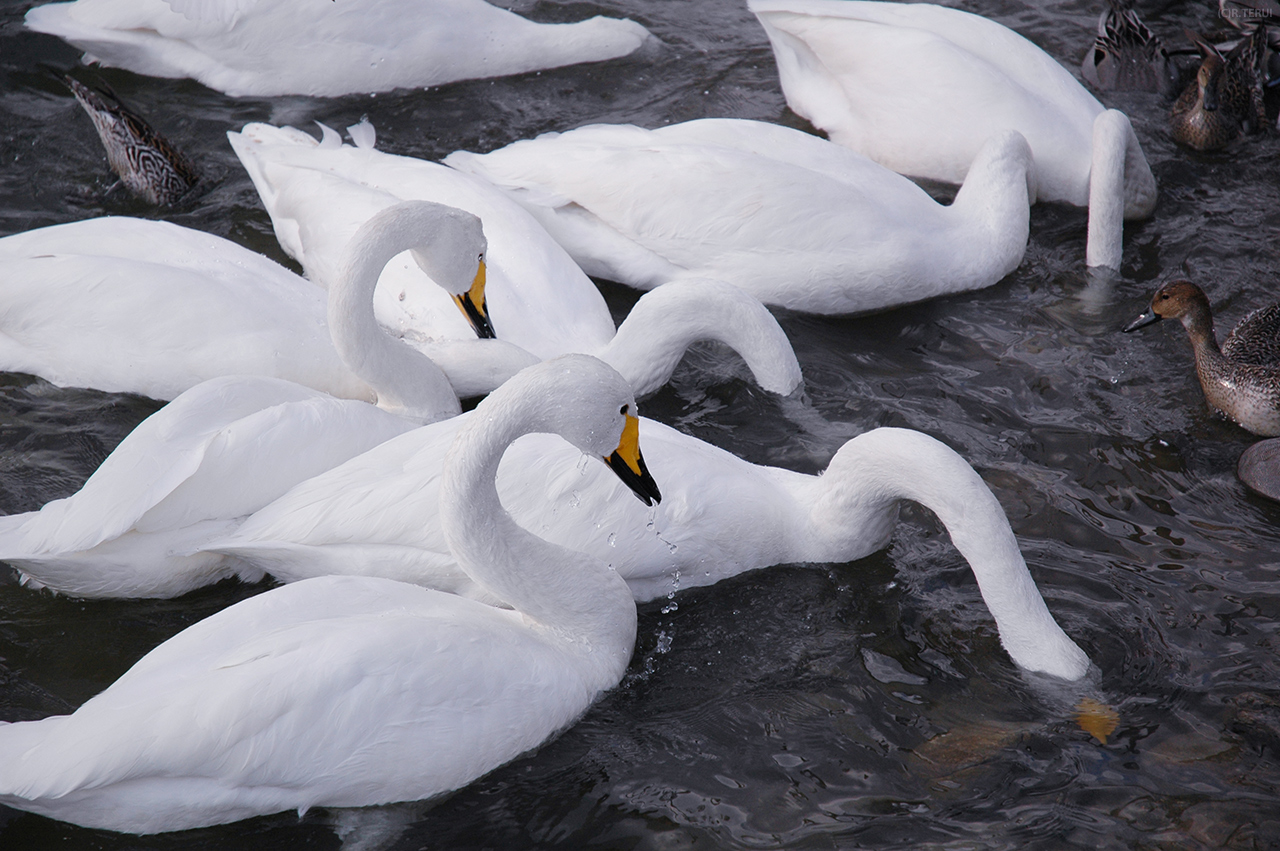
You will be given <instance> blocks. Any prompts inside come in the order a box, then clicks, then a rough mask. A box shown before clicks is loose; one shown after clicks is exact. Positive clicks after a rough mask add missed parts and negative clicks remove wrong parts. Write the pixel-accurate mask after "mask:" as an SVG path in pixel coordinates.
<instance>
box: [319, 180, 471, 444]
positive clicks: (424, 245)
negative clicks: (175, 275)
mask: <svg viewBox="0 0 1280 851" xmlns="http://www.w3.org/2000/svg"><path fill="white" fill-rule="evenodd" d="M447 210H448V208H446V207H443V206H441V205H438V204H426V203H417V204H401V205H397V206H395V207H391V208H390V209H387V210H383V211H382V212H381V213H379V214H378V215H376V216H374V217H373V218H372V219H370V220H369V221H367V222H365V223H364V224H363V225H362V226H361V227H360V230H359V231H357V232H356V235H355V236H354V237H352V239H351V242H350V244H349V245H348V246H347V254H346V260H345V262H344V263H343V266H342V272H341V274H340V275H339V276H338V280H337V281H335V282H334V283H333V284H332V285H331V286H330V287H329V305H328V314H329V333H330V334H331V335H332V337H333V344H334V346H335V347H336V348H337V350H338V356H339V357H341V358H342V360H343V362H344V363H345V364H346V365H347V366H348V368H350V369H351V371H352V372H354V373H355V374H356V375H358V376H359V377H360V378H362V379H363V380H364V381H365V382H366V383H368V384H369V386H370V387H372V388H373V389H374V392H375V393H377V395H378V405H379V407H382V408H385V409H387V410H389V411H391V412H392V413H397V414H400V415H402V416H404V417H406V418H410V419H417V420H421V421H422V422H434V421H436V420H440V419H444V418H446V417H451V416H456V415H457V414H458V413H460V412H461V410H462V409H461V407H460V406H459V404H458V397H457V395H456V394H455V393H454V391H453V388H452V386H451V385H450V384H449V380H448V378H446V377H445V374H444V373H443V372H442V371H441V370H440V369H439V368H438V367H437V366H436V365H435V363H433V362H432V361H431V359H430V358H428V357H427V356H426V355H423V354H422V353H421V352H418V351H416V350H414V349H413V348H412V347H410V346H409V345H407V344H406V343H404V342H402V341H401V340H398V339H396V338H394V337H392V336H391V335H390V334H389V333H388V332H387V331H386V330H384V329H383V328H382V326H381V325H379V324H378V321H377V319H376V318H375V317H374V312H373V293H374V290H375V289H376V288H377V286H378V278H379V277H380V276H381V274H382V270H383V268H384V267H385V266H386V265H387V263H388V262H389V261H390V260H391V258H392V257H394V256H396V255H397V254H399V253H400V252H402V251H405V250H408V249H415V248H416V249H418V250H419V251H421V252H423V253H429V252H430V251H431V250H432V249H433V248H434V247H436V246H435V242H436V239H435V234H436V230H437V229H438V228H439V227H440V224H441V222H442V220H443V217H444V215H445V211H447Z"/></svg>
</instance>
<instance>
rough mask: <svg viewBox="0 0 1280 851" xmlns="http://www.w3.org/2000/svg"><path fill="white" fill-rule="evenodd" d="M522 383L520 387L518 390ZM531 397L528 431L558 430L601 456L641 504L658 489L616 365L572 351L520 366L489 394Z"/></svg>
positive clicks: (657, 499)
mask: <svg viewBox="0 0 1280 851" xmlns="http://www.w3.org/2000/svg"><path fill="white" fill-rule="evenodd" d="M522 388H523V389H522ZM508 395H517V396H521V397H523V398H525V399H528V400H531V401H530V402H529V407H528V408H527V411H528V414H527V415H526V416H527V419H526V424H525V430H526V431H541V432H547V433H553V434H558V435H560V436H561V437H562V438H564V439H565V440H567V441H568V442H569V443H571V444H573V445H574V446H576V447H577V448H578V449H580V450H582V452H584V453H585V454H587V455H594V456H596V457H597V458H601V459H603V460H604V462H605V463H606V464H607V465H608V466H609V469H611V470H613V472H614V473H615V474H616V475H617V476H618V478H619V479H621V480H622V483H623V484H625V485H626V486H627V487H628V488H630V489H631V492H632V493H634V494H635V495H636V497H637V498H638V499H639V500H640V501H641V502H643V503H644V504H645V505H653V504H654V503H657V502H660V501H661V500H662V494H661V492H660V491H659V490H658V485H657V483H656V482H655V481H654V479H653V476H652V475H651V474H650V473H649V468H648V467H647V466H646V465H645V462H644V457H643V456H642V455H641V453H640V420H639V418H638V417H637V415H636V400H635V394H634V392H633V391H632V389H631V385H630V384H629V383H628V382H627V380H626V379H625V378H623V377H622V375H621V374H620V373H618V371H617V370H615V369H614V368H613V367H611V366H609V365H608V364H606V363H605V362H604V361H602V360H600V359H598V358H596V357H593V356H591V355H583V354H570V355H561V356H560V357H557V358H552V359H551V360H548V361H544V362H542V363H539V364H535V365H534V366H531V367H528V368H527V369H524V370H522V371H521V372H520V373H518V374H517V375H516V376H515V377H513V378H511V379H510V380H508V381H507V382H506V383H505V384H503V385H502V386H501V387H499V388H498V389H497V390H495V391H494V392H493V393H491V394H489V396H488V398H487V399H485V401H484V402H481V403H480V405H479V406H478V407H477V408H476V411H477V413H479V412H480V410H481V409H483V408H486V407H488V403H489V402H490V400H493V399H495V397H497V399H498V400H499V401H498V402H497V404H499V405H501V404H504V403H502V402H501V399H503V398H506V397H507V396H508Z"/></svg>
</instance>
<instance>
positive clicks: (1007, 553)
mask: <svg viewBox="0 0 1280 851" xmlns="http://www.w3.org/2000/svg"><path fill="white" fill-rule="evenodd" d="M819 481H820V482H821V485H822V494H821V496H819V497H818V499H817V500H816V501H815V502H814V504H813V508H812V510H811V512H810V529H809V530H808V532H807V535H806V537H808V538H809V539H810V540H811V541H813V545H814V546H815V548H816V549H818V550H819V552H816V553H815V555H819V557H818V558H815V559H813V560H815V561H840V560H844V559H842V558H841V557H840V549H841V548H842V546H844V543H843V542H842V540H841V538H842V536H846V535H859V536H861V535H865V529H866V528H867V526H868V524H870V523H873V522H875V520H876V519H877V518H879V522H880V523H882V524H884V526H885V530H886V531H885V537H886V538H887V536H888V531H889V530H891V529H892V525H893V521H894V519H895V518H896V506H897V503H898V501H899V500H903V499H909V500H912V501H913V502H918V503H920V504H921V505H923V506H925V507H926V508H928V509H929V510H930V511H932V512H933V513H934V514H936V515H937V516H938V519H939V520H941V521H942V523H943V525H944V526H946V528H947V532H948V533H949V534H950V536H951V540H952V542H953V543H954V544H955V547H956V549H957V550H959V551H960V553H961V555H963V556H964V557H965V560H966V561H968V563H969V567H970V569H972V571H973V575H974V578H975V579H976V580H977V582H978V589H979V591H980V592H981V593H982V599H983V601H984V602H985V603H986V604H987V608H988V609H989V610H990V611H991V615H992V617H993V618H994V619H995V621H996V626H997V628H998V629H999V632H1000V643H1001V644H1002V645H1003V646H1004V648H1005V650H1006V651H1007V652H1008V654H1009V656H1010V657H1011V658H1012V659H1013V661H1014V662H1015V663H1016V664H1017V665H1018V666H1019V667H1022V668H1025V669H1027V670H1031V671H1040V672H1043V673H1047V674H1052V675H1053V676H1056V677H1061V678H1063V679H1067V680H1078V679H1080V678H1081V677H1083V676H1084V675H1085V673H1086V672H1087V671H1088V669H1089V658H1088V657H1087V656H1086V655H1085V654H1084V651H1083V650H1081V649H1080V648H1079V647H1078V646H1077V645H1076V643H1075V642H1074V641H1072V640H1071V639H1070V638H1069V637H1068V636H1067V634H1066V633H1065V632H1063V631H1062V628H1061V627H1060V626H1059V625H1058V623H1057V622H1056V621H1055V620H1054V619H1053V616H1052V615H1051V614H1050V613H1049V609H1048V607H1047V606H1046V605H1045V602H1044V598H1043V597H1042V596H1041V595H1040V591H1039V589H1037V588H1036V584H1035V582H1034V580H1032V578H1031V574H1030V573H1029V572H1028V570H1027V564H1026V561H1025V560H1024V559H1023V557H1022V553H1021V551H1020V550H1019V549H1018V542H1017V540H1016V539H1015V538H1014V535H1013V530H1012V529H1010V527H1009V521H1008V518H1007V517H1006V516H1005V513H1004V510H1003V509H1002V508H1001V507H1000V503H999V501H997V500H996V498H995V495H994V494H992V493H991V490H990V489H989V488H988V487H987V486H986V484H985V483H984V482H983V481H982V478H981V477H980V476H979V475H978V474H977V473H976V472H975V471H974V470H973V468H972V467H970V466H969V464H968V463H967V462H966V461H965V460H964V459H963V458H961V457H960V456H959V455H958V454H956V453H955V452H954V451H953V450H951V449H950V448H948V447H947V446H946V445H945V444H942V443H940V442H939V441H937V440H935V439H933V438H931V437H929V436H927V435H924V434H921V433H919V432H915V431H910V430H907V429H894V428H881V429H876V430H875V431H871V432H867V433H866V434H863V435H860V436H859V437H856V438H854V439H853V440H851V441H849V442H848V443H846V444H845V445H844V446H843V447H841V449H840V450H839V451H838V452H837V453H836V455H835V457H834V458H832V459H831V464H830V465H829V466H828V468H827V471H826V473H824V474H823V475H822V477H821V479H820V480H819ZM823 550H825V552H822V551H823ZM863 550H864V547H862V546H859V547H858V548H857V551H858V552H859V553H861V552H863Z"/></svg>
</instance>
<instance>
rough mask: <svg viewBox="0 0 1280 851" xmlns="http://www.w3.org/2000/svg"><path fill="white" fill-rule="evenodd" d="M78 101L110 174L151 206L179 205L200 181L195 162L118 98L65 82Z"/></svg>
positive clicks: (67, 79)
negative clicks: (91, 126) (91, 127)
mask: <svg viewBox="0 0 1280 851" xmlns="http://www.w3.org/2000/svg"><path fill="white" fill-rule="evenodd" d="M63 79H65V80H66V83H67V85H68V86H69V87H70V88H71V93H72V94H73V95H75V98H76V101H77V102H78V103H79V104H80V106H81V107H82V108H83V109H84V111H85V112H86V113H88V115H89V119H90V120H91V121H92V122H93V127H94V129H95V130H97V131H98V138H99V139H101V140H102V146H103V148H105V149H106V152H107V162H109V163H110V164H111V170H112V171H114V172H115V173H116V174H118V175H119V176H120V180H121V181H122V182H123V183H124V185H125V186H126V187H127V188H128V189H129V191H130V192H132V193H133V194H135V195H137V196H138V197H140V198H143V199H144V200H146V201H148V202H150V203H152V204H176V203H177V202H178V201H179V200H180V199H182V198H183V197H184V196H185V195H186V194H187V193H188V192H190V191H191V190H192V189H193V188H195V185H196V184H197V183H198V182H199V181H200V172H199V170H198V169H197V168H196V166H195V164H194V163H193V162H191V160H190V159H189V158H188V157H187V156H186V155H185V154H183V153H182V152H181V151H179V150H178V149H177V148H175V147H174V146H173V145H172V144H170V143H169V141H168V140H167V139H165V138H164V137H163V136H161V135H160V134H159V133H157V132H156V131H155V130H153V129H152V128H151V125H150V124H148V123H147V122H146V121H144V120H143V119H142V117H141V116H139V115H138V114H137V113H135V112H133V111H132V110H130V109H128V108H127V107H126V106H125V105H124V104H123V103H121V102H120V100H119V98H117V97H116V96H115V95H114V94H112V93H110V92H107V91H94V90H93V89H91V88H89V87H88V86H86V85H84V84H83V83H80V82H78V81H77V80H75V79H74V78H72V77H70V76H67V77H64V78H63Z"/></svg>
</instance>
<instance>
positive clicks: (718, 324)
mask: <svg viewBox="0 0 1280 851" xmlns="http://www.w3.org/2000/svg"><path fill="white" fill-rule="evenodd" d="M359 127H360V128H362V130H363V133H361V132H357V131H358V128H351V129H352V131H353V137H354V138H356V139H358V140H360V143H359V144H358V145H357V146H355V147H352V146H344V145H342V144H341V141H340V140H339V138H338V136H337V134H336V133H329V132H327V133H326V134H325V136H326V138H325V139H324V140H322V141H320V142H317V141H316V140H315V139H314V138H312V137H311V136H309V135H308V134H306V133H303V132H301V131H299V130H296V129H294V128H292V127H272V126H270V125H265V124H250V125H247V126H246V127H245V128H244V129H243V130H242V131H241V132H240V133H229V134H227V135H228V138H229V139H230V140H231V146H232V148H234V149H235V151H236V154H237V155H238V156H239V157H240V161H241V162H242V163H243V164H244V166H245V169H246V170H247V171H248V172H249V176H250V177H251V178H252V179H253V182H254V185H255V186H256V187H257V188H258V194H259V195H260V196H261V198H262V202H263V205H264V206H265V207H266V209H267V212H268V213H269V214H270V216H271V221H272V224H273V226H274V228H275V232H276V236H277V238H278V239H279V241H280V244H281V246H282V247H283V248H284V249H285V251H287V252H288V253H289V254H290V255H292V256H293V257H294V258H296V259H297V260H298V262H299V263H301V264H302V267H303V268H304V269H305V270H306V272H307V274H308V276H309V277H311V279H312V280H315V281H317V282H321V283H323V282H324V281H325V280H327V279H328V278H329V277H330V276H331V275H332V270H333V268H334V265H335V261H336V259H337V258H336V255H335V253H334V250H333V247H334V246H338V245H342V244H344V243H345V241H346V239H347V238H349V236H350V234H351V233H354V232H355V230H356V229H357V228H358V227H359V226H360V224H361V223H362V222H363V221H365V219H367V218H368V217H369V216H372V215H373V214H374V213H376V212H377V211H378V210H381V209H383V208H385V207H387V206H389V205H391V204H394V203H396V202H397V201H398V200H400V199H409V198H418V199H423V200H430V201H436V202H439V203H443V204H448V205H450V206H454V207H458V208H461V209H464V210H468V211H470V212H471V213H474V214H475V215H477V216H479V217H480V219H481V220H482V221H483V223H484V231H485V236H486V237H487V238H488V252H487V254H486V258H485V259H486V285H485V301H486V304H487V311H488V317H489V319H490V320H491V322H492V324H493V328H494V331H495V334H496V336H497V337H498V339H499V340H502V341H503V342H506V343H511V344H514V345H515V346H519V347H520V348H522V349H524V350H526V351H527V352H528V353H530V354H531V355H532V356H535V357H537V358H548V357H553V356H555V355H558V354H563V353H566V352H585V353H587V354H592V355H595V356H596V357H599V358H600V359H602V360H604V361H605V362H606V363H608V364H610V365H611V366H613V367H614V368H615V369H617V370H618V371H619V372H621V373H622V374H623V375H624V376H625V377H626V378H627V379H628V380H629V381H631V382H632V387H633V388H634V389H635V391H636V394H637V395H645V394H647V393H649V392H652V391H653V390H656V389H658V387H660V386H662V385H663V384H665V383H666V381H667V379H668V378H669V377H670V374H671V370H672V369H674V367H675V365H676V364H677V363H678V362H679V360H680V358H681V357H682V356H683V354H684V351H685V349H686V348H687V347H688V346H689V345H690V344H691V343H693V342H695V341H697V340H704V339H713V340H719V341H721V342H724V343H726V344H727V345H729V346H730V347H731V348H733V349H735V350H737V351H738V352H739V354H741V355H742V356H743V358H744V359H745V360H746V361H747V365H748V366H749V367H750V368H751V370H752V372H753V373H754V375H755V378H756V380H757V381H758V382H759V383H760V385H761V386H762V387H764V388H765V389H767V390H770V391H772V392H775V393H784V394H785V393H789V392H791V391H792V390H794V389H795V388H796V386H797V385H798V384H799V383H800V368H799V365H798V364H797V363H796V359H795V353H794V352H793V351H792V349H791V345H790V343H789V342H788V341H787V338H786V335H785V334H784V333H783V331H782V329H781V328H780V327H779V326H778V324H777V322H776V320H774V319H773V317H772V316H770V314H769V313H768V311H767V310H765V309H764V307H763V306H762V305H760V304H759V302H758V300H756V299H753V298H751V297H750V296H749V295H747V294H746V293H743V292H741V291H740V290H737V289H735V288H732V287H729V286H725V285H724V284H721V283H714V282H698V283H689V284H683V283H682V285H681V286H679V287H675V288H673V289H671V290H668V291H667V292H665V293H664V294H662V295H659V294H657V293H654V294H652V295H651V296H646V297H645V298H642V299H641V300H640V302H639V303H638V304H636V306H635V307H634V308H633V309H632V312H631V314H630V315H628V316H627V318H626V319H625V320H624V321H623V322H622V325H621V326H620V327H619V328H618V329H617V331H616V332H615V330H614V325H613V319H612V318H611V316H610V314H609V309H608V306H607V305H606V304H605V301H604V298H603V297H602V296H601V295H600V292H599V291H598V290H597V289H596V287H595V285H594V284H593V283H592V282H591V280H590V279H589V278H588V277H587V276H586V275H585V274H584V273H583V272H582V270H581V269H579V268H578V266H577V264H576V263H574V262H573V260H572V258H570V257H569V255H568V254H566V253H565V251H564V249H562V248H561V247H560V246H559V245H558V244H557V243H556V242H555V240H553V239H551V237H550V236H548V234H547V233H546V231H545V230H543V228H542V227H541V226H540V225H539V224H538V223H537V221H535V220H534V218H533V217H532V216H530V215H529V214H528V213H527V212H525V211H524V210H523V209H521V207H520V206H519V205H518V204H516V203H514V202H513V201H512V200H511V199H509V198H507V197H506V196H505V195H504V194H503V193H502V192H500V191H498V190H497V189H495V188H494V187H492V186H490V185H489V184H488V183H487V182H485V181H483V180H478V179H476V178H473V177H470V176H467V175H464V174H460V173H459V172H457V171H454V170H453V169H450V168H446V167H445V166H442V165H440V164H439V163H433V162H427V161H425V160H420V159H416V158H413V157H401V156H393V155H391V154H386V153H382V152H380V151H377V150H374V149H373V147H372V143H371V142H370V141H368V140H366V139H365V138H364V136H371V135H372V132H371V130H372V128H369V127H368V126H367V125H361V126H359ZM375 309H376V310H377V314H378V318H379V320H380V321H381V322H383V323H384V324H385V325H387V326H388V327H390V328H392V329H394V330H395V331H396V332H397V333H400V334H403V335H404V336H405V337H406V339H410V340H414V339H417V338H418V337H419V336H420V335H427V336H428V337H431V338H434V339H436V340H446V339H450V338H457V337H467V336H470V334H471V332H470V330H469V329H468V328H467V327H466V324H465V323H464V322H463V321H462V317H460V316H459V315H458V311H457V310H456V308H454V307H453V306H452V305H451V304H450V303H449V299H448V297H447V296H446V295H445V294H444V293H442V292H441V291H440V288H439V287H437V286H435V285H433V284H432V283H431V281H430V280H429V279H428V278H426V277H424V275H423V273H422V271H421V269H419V268H418V267H417V266H415V265H414V264H412V263H409V262H407V260H401V261H393V262H392V263H390V264H389V265H388V267H387V269H386V270H385V271H384V272H383V275H382V280H381V281H380V283H379V286H378V293H377V297H376V301H375ZM431 354H432V357H433V358H435V357H437V355H436V354H435V353H434V352H432V353H431ZM527 365H528V361H527V360H516V361H515V362H513V363H512V365H511V368H510V369H509V372H510V373H514V372H515V371H517V370H519V369H521V368H523V367H524V366H527ZM495 369H496V367H495ZM446 371H449V370H448V369H446ZM450 378H451V379H453V378H454V374H453V373H452V372H450Z"/></svg>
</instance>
